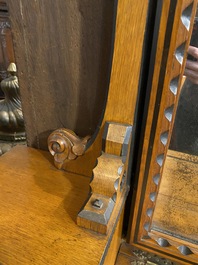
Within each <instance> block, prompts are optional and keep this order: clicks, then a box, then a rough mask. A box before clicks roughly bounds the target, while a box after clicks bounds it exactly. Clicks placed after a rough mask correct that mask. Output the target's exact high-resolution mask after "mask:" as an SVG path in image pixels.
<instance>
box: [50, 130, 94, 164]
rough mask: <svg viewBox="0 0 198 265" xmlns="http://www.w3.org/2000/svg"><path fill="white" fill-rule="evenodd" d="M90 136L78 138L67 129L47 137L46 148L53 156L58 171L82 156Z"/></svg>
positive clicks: (56, 131)
mask: <svg viewBox="0 0 198 265" xmlns="http://www.w3.org/2000/svg"><path fill="white" fill-rule="evenodd" d="M89 139H90V136H86V137H85V138H80V137H78V136H77V135H76V134H75V133H74V132H73V131H71V130H69V129H64V128H62V129H58V130H55V131H54V132H52V133H51V134H50V136H49V137H48V148H49V151H50V153H51V154H52V155H53V156H54V164H55V166H56V167H57V168H58V169H61V168H62V166H63V165H64V164H65V163H67V162H68V161H70V160H74V159H76V158H77V157H78V156H82V155H83V154H84V153H85V150H86V144H87V142H88V140H89Z"/></svg>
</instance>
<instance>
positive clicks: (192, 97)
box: [151, 17, 198, 244]
mask: <svg viewBox="0 0 198 265" xmlns="http://www.w3.org/2000/svg"><path fill="white" fill-rule="evenodd" d="M190 45H192V46H195V47H198V18H197V17H196V18H195V22H194V30H193V34H192V39H191V44H190ZM188 59H189V60H195V61H196V59H195V58H192V57H191V58H190V57H189V58H188ZM151 230H152V232H153V233H159V234H161V233H163V234H164V235H168V236H174V237H177V238H179V239H180V240H184V241H185V242H186V241H187V242H189V243H192V244H198V233H197V231H198V85H196V84H194V83H192V82H191V81H190V80H189V79H188V78H186V80H185V82H184V84H183V86H182V89H181V93H180V97H179V102H178V107H177V112H176V117H175V122H174V127H173V132H172V136H171V141H170V145H169V149H168V153H167V157H166V160H165V164H164V170H163V175H162V178H161V183H160V188H159V194H158V197H157V201H156V206H155V211H154V215H153V219H152V224H151Z"/></svg>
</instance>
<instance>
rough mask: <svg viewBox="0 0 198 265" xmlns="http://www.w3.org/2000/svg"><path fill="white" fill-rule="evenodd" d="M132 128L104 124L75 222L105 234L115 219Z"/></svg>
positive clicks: (124, 192) (125, 189) (123, 193)
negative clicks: (87, 192) (85, 197)
mask: <svg viewBox="0 0 198 265" xmlns="http://www.w3.org/2000/svg"><path fill="white" fill-rule="evenodd" d="M131 131H132V126H130V125H123V124H119V123H109V122H107V123H106V124H105V128H104V133H103V151H102V154H101V156H100V157H99V158H98V159H97V165H96V167H95V168H94V170H93V180H92V182H91V183H90V187H91V196H90V198H89V200H88V202H87V203H86V205H85V207H84V208H83V210H82V211H81V212H80V213H79V215H78V218H77V223H78V225H80V226H82V227H85V228H90V229H92V230H94V231H96V232H99V233H102V234H106V233H107V232H108V228H109V227H110V226H111V223H112V221H113V220H114V221H115V216H117V211H116V210H118V209H119V208H120V207H119V206H118V204H120V203H122V201H123V198H125V197H126V195H127V192H128V186H127V184H126V171H127V163H126V157H127V155H128V144H129V141H130V137H131ZM116 208H117V209H116ZM114 213H116V215H115V216H114Z"/></svg>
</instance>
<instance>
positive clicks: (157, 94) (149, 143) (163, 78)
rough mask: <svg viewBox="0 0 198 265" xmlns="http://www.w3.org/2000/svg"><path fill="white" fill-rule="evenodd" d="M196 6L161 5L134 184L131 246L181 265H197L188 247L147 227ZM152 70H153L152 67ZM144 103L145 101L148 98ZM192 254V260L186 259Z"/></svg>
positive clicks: (189, 0) (184, 3) (192, 3)
mask: <svg viewBox="0 0 198 265" xmlns="http://www.w3.org/2000/svg"><path fill="white" fill-rule="evenodd" d="M196 5H197V1H192V0H183V1H169V0H167V1H163V3H162V1H159V3H158V14H157V16H156V29H155V40H154V42H155V43H153V64H152V62H151V64H152V65H153V71H152V67H150V68H151V73H150V76H151V77H152V78H151V80H152V81H151V82H150V84H148V93H149V103H148V106H147V107H145V112H144V113H145V116H146V119H145V120H146V122H145V130H144V135H143V136H142V137H143V145H142V151H141V159H140V165H139V170H138V172H139V173H138V184H137V189H136V188H134V189H135V192H136V196H135V197H136V198H135V200H134V204H135V207H134V211H133V221H132V226H131V235H130V244H131V245H132V246H134V247H137V248H140V249H143V250H146V251H149V252H153V253H156V254H158V255H160V256H164V257H169V258H170V259H172V260H173V261H177V258H179V260H180V263H181V264H195V261H197V258H198V255H197V254H196V250H195V249H194V247H193V245H192V244H188V245H186V242H184V241H182V240H180V239H176V238H174V237H171V236H167V235H165V234H162V235H159V236H156V235H154V234H152V233H151V230H150V227H151V222H152V217H153V212H154V209H155V202H156V199H157V196H158V191H159V184H160V180H161V176H162V173H163V166H164V161H165V159H166V154H167V150H168V146H169V142H170V138H171V132H172V127H173V123H174V118H175V113H176V108H177V104H178V99H179V95H180V89H181V83H182V78H183V72H184V67H185V61H186V54H187V49H188V46H189V42H190V37H191V33H192V26H193V21H194V16H195V12H196ZM152 65H151V66H152ZM147 98H148V97H147ZM184 253H185V254H184ZM188 254H190V255H188Z"/></svg>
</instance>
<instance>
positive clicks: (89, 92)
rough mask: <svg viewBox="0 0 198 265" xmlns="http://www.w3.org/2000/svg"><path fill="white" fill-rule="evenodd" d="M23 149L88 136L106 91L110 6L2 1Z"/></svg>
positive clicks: (103, 0)
mask: <svg viewBox="0 0 198 265" xmlns="http://www.w3.org/2000/svg"><path fill="white" fill-rule="evenodd" d="M7 2H8V6H9V12H10V18H11V24H12V30H13V35H14V40H15V51H16V61H17V66H18V69H19V73H18V75H19V81H20V87H21V98H22V104H23V110H24V118H25V121H26V130H27V135H28V144H29V145H30V146H34V147H37V148H43V149H46V148H47V143H46V139H47V137H48V135H49V132H51V131H52V130H55V129H57V128H60V127H66V128H69V129H71V130H74V131H75V132H76V133H77V134H79V135H80V136H84V135H86V134H93V132H94V131H95V129H96V127H97V125H98V123H99V120H100V118H101V113H102V111H103V109H104V102H105V98H106V95H107V89H108V80H109V79H108V77H109V64H110V57H111V45H112V34H113V31H112V29H113V15H114V9H115V5H116V1H115V0H99V1H98V0H64V1H54V0H41V1H28V0H20V1H15V0H8V1H7Z"/></svg>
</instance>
